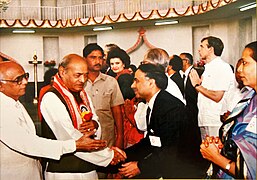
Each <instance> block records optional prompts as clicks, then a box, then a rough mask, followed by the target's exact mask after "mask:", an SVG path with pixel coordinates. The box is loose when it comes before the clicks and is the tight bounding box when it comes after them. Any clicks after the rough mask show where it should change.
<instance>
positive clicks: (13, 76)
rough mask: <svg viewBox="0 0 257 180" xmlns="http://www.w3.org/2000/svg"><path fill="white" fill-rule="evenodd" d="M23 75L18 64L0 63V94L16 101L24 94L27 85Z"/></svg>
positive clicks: (22, 70)
mask: <svg viewBox="0 0 257 180" xmlns="http://www.w3.org/2000/svg"><path fill="white" fill-rule="evenodd" d="M24 75H25V72H24V69H23V67H22V66H21V65H20V64H18V63H16V62H13V61H4V62H0V92H2V93H3V94H5V95H6V96H8V97H11V98H13V99H14V100H16V101H17V100H18V99H19V97H20V96H22V95H24V94H25V89H26V85H27V84H28V79H27V77H28V76H24ZM18 79H19V80H18Z"/></svg>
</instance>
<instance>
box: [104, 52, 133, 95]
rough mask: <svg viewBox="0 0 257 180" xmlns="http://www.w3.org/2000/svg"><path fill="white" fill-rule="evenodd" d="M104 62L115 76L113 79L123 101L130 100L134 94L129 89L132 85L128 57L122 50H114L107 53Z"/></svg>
mask: <svg viewBox="0 0 257 180" xmlns="http://www.w3.org/2000/svg"><path fill="white" fill-rule="evenodd" d="M106 62H107V64H109V66H110V67H111V70H112V71H113V72H114V73H115V74H116V76H115V79H117V81H118V83H119V86H120V90H121V93H122V95H123V98H124V100H126V99H132V98H133V97H134V96H135V94H134V91H133V90H132V89H131V87H130V86H131V84H132V83H133V76H132V75H131V74H130V72H129V70H128V67H129V65H130V57H129V55H128V54H127V53H126V51H124V50H123V49H120V48H116V49H113V50H111V51H110V52H109V53H108V56H107V61H106Z"/></svg>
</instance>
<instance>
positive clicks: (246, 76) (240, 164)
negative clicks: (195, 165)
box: [201, 41, 257, 179]
mask: <svg viewBox="0 0 257 180" xmlns="http://www.w3.org/2000/svg"><path fill="white" fill-rule="evenodd" d="M237 71H238V73H239V77H240V78H241V80H242V81H243V83H244V85H245V86H249V87H251V88H252V90H251V91H249V92H248V94H246V95H245V96H244V97H243V99H242V100H241V101H239V102H238V104H237V105H236V107H235V108H234V109H233V110H232V112H231V113H230V114H229V116H228V118H227V119H226V121H225V122H224V123H223V125H222V126H221V128H220V132H219V137H212V136H211V137H207V138H206V139H205V140H204V141H203V143H202V144H201V153H202V155H203V157H204V158H206V159H208V160H210V161H211V162H213V164H215V165H216V166H218V169H219V170H218V173H217V174H215V173H213V176H212V177H213V178H216V177H218V178H221V179H234V178H235V179H256V163H257V158H256V154H257V132H256V117H257V112H256V110H257V108H256V103H257V102H256V101H257V95H256V91H257V75H256V74H257V41H254V42H252V43H249V44H247V45H246V46H245V49H244V50H243V53H242V63H241V64H240V65H239V67H238V69H237ZM210 175H211V174H210Z"/></svg>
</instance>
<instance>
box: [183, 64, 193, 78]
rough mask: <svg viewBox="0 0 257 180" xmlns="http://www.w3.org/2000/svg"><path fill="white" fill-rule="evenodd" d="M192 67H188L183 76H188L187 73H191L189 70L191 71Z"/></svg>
mask: <svg viewBox="0 0 257 180" xmlns="http://www.w3.org/2000/svg"><path fill="white" fill-rule="evenodd" d="M192 67H193V65H191V66H189V67H188V68H187V70H186V71H185V73H184V74H185V76H188V74H189V72H190V71H191V69H192Z"/></svg>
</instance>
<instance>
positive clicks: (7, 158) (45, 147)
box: [0, 92, 76, 180]
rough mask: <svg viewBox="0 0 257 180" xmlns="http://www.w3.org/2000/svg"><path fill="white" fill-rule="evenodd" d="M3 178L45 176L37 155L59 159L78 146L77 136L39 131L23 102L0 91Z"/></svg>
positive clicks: (36, 179)
mask: <svg viewBox="0 0 257 180" xmlns="http://www.w3.org/2000/svg"><path fill="white" fill-rule="evenodd" d="M0 140H1V141H0V162H1V163H0V166H1V168H0V179H31V180H38V179H42V173H41V165H40V163H39V161H38V160H37V159H35V158H33V156H34V157H47V158H52V159H56V160H59V159H60V157H61V155H63V154H65V153H71V152H74V151H75V150H76V144H75V141H74V140H67V141H53V140H49V139H45V138H41V137H39V136H37V135H36V129H35V126H34V123H33V121H32V119H31V118H30V116H29V114H28V113H27V111H26V109H25V108H24V106H23V105H22V104H21V103H20V102H19V101H15V100H14V99H12V98H10V97H8V96H6V95H5V94H3V93H2V92H0Z"/></svg>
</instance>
